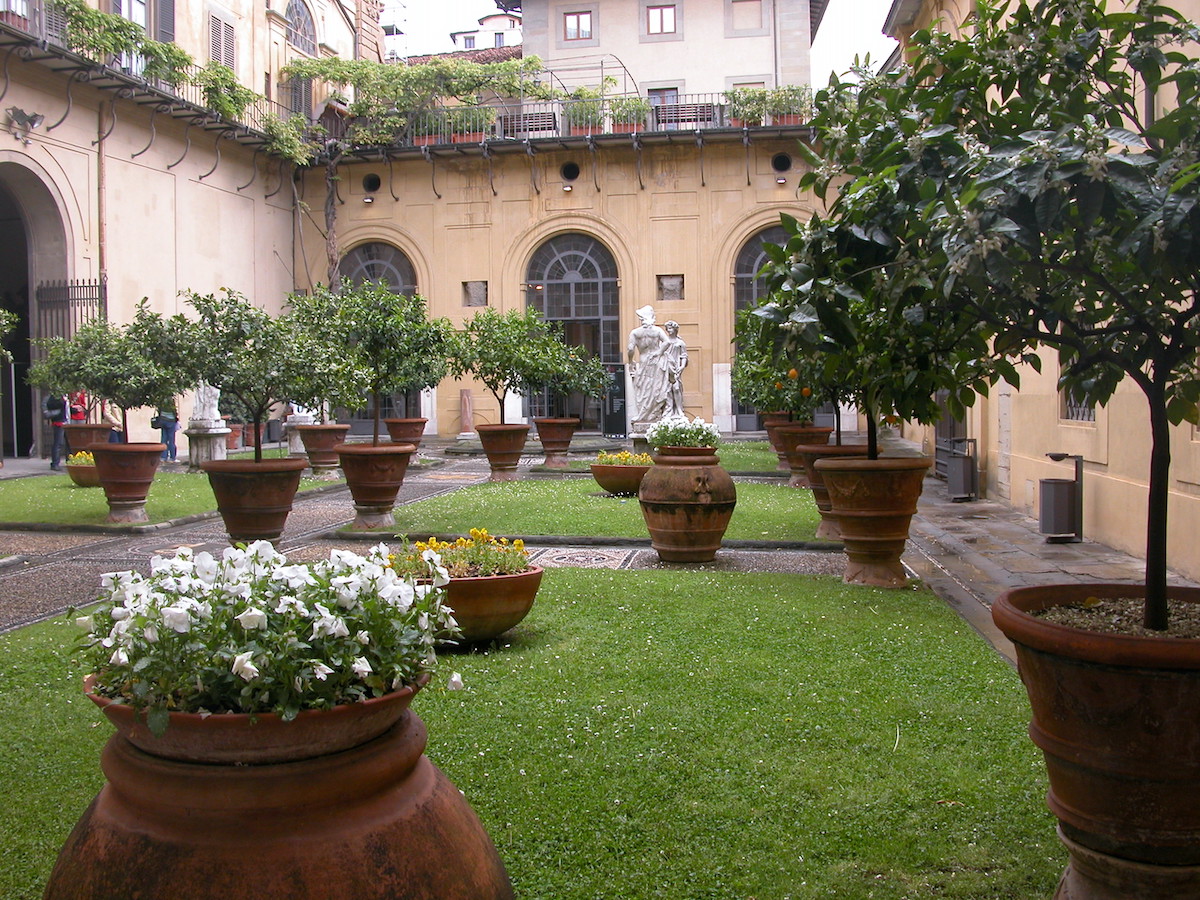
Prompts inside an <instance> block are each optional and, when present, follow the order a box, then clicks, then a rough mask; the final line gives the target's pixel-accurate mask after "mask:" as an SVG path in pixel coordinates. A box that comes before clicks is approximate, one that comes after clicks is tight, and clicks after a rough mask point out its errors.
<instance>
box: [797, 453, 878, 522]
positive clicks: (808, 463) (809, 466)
mask: <svg viewBox="0 0 1200 900" xmlns="http://www.w3.org/2000/svg"><path fill="white" fill-rule="evenodd" d="M793 452H794V453H798V454H799V455H800V457H801V459H803V460H804V470H805V471H806V472H807V473H808V487H809V490H811V491H812V495H813V502H814V503H816V504H817V512H819V513H820V514H821V524H820V525H818V526H817V537H819V538H821V539H823V540H828V541H840V540H841V539H842V529H841V528H839V527H838V522H837V517H836V516H834V515H833V504H832V503H830V502H829V490H828V489H827V488H826V487H825V479H824V478H822V477H821V473H820V472H818V471H817V470H816V468H814V466H813V461H814V460H817V459H820V458H821V457H823V456H858V457H862V458H864V459H865V458H866V455H867V447H866V445H865V444H797V445H796V446H795V447H794V448H793Z"/></svg>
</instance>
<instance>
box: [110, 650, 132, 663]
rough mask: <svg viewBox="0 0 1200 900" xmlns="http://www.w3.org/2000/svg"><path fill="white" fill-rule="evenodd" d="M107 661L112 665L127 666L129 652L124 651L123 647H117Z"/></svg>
mask: <svg viewBox="0 0 1200 900" xmlns="http://www.w3.org/2000/svg"><path fill="white" fill-rule="evenodd" d="M108 661H109V662H110V663H112V664H113V665H114V666H127V665H129V654H127V653H126V652H125V648H124V647H118V648H117V649H116V650H114V651H113V652H112V656H110V657H109V658H108Z"/></svg>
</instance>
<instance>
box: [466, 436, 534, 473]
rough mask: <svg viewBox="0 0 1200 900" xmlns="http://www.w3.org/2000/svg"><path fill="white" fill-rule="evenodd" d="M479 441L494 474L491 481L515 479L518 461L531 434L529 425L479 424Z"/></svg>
mask: <svg viewBox="0 0 1200 900" xmlns="http://www.w3.org/2000/svg"><path fill="white" fill-rule="evenodd" d="M475 430H476V431H477V432H478V433H479V441H480V443H481V444H483V452H484V453H486V454H487V458H488V465H489V466H491V469H492V474H491V478H490V479H489V480H490V481H514V480H516V477H517V463H519V462H520V461H521V453H522V452H523V451H524V450H525V439H526V438H527V437H528V436H529V426H528V425H477V426H476V427H475Z"/></svg>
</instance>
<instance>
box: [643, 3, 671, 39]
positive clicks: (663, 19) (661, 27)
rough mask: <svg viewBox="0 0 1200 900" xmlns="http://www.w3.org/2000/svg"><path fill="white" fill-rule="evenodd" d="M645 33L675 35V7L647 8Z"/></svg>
mask: <svg viewBox="0 0 1200 900" xmlns="http://www.w3.org/2000/svg"><path fill="white" fill-rule="evenodd" d="M646 33H647V34H674V33H675V7H674V6H673V5H672V6H647V7H646Z"/></svg>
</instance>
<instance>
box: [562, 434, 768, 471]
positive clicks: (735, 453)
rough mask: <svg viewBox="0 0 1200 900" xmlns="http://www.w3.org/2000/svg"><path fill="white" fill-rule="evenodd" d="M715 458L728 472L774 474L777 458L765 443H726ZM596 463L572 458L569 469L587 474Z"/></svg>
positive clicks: (593, 460) (719, 448)
mask: <svg viewBox="0 0 1200 900" xmlns="http://www.w3.org/2000/svg"><path fill="white" fill-rule="evenodd" d="M717 458H718V459H720V460H721V465H722V466H724V467H725V469H726V471H729V472H762V473H764V474H765V473H768V472H776V471H778V469H777V465H778V463H779V457H777V456H776V455H775V451H774V450H772V449H771V445H770V444H769V443H768V442H767V441H726V442H725V443H724V444H722V445H721V446H720V447H718V448H717ZM595 461H596V459H595V457H592V458H590V459H580V458H578V457H572V458H571V460H570V465H569V468H570V469H571V470H572V471H576V472H587V471H588V467H589V466H591V464H592V463H594V462H595Z"/></svg>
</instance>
